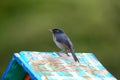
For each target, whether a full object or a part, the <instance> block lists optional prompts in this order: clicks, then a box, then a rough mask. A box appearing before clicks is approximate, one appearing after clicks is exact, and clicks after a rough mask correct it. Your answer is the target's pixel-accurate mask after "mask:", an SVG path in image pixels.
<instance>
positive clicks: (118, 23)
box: [0, 0, 120, 79]
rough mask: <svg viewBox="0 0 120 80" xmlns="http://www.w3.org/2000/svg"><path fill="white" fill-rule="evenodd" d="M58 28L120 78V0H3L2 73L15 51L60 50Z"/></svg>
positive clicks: (0, 18)
mask: <svg viewBox="0 0 120 80" xmlns="http://www.w3.org/2000/svg"><path fill="white" fill-rule="evenodd" d="M56 27H57V28H62V29H64V31H65V32H66V33H67V34H68V35H69V37H70V38H71V40H72V42H73V44H74V46H75V51H76V52H92V53H94V54H95V55H96V57H97V58H98V59H99V60H100V62H101V63H102V64H103V65H104V66H105V67H106V68H107V69H108V70H109V71H110V72H111V73H112V74H113V75H114V76H115V77H116V78H118V79H120V0H0V76H1V75H2V74H3V72H4V70H5V69H6V67H7V65H8V63H9V61H10V59H11V57H12V55H13V53H16V52H20V51H23V50H24V51H25V50H27V51H28V50H29V51H59V49H58V48H57V47H56V45H55V44H54V43H53V41H52V35H51V33H50V32H49V31H48V29H52V28H56Z"/></svg>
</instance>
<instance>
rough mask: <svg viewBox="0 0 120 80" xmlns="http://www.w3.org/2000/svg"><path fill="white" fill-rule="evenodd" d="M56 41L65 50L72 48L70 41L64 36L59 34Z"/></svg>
mask: <svg viewBox="0 0 120 80" xmlns="http://www.w3.org/2000/svg"><path fill="white" fill-rule="evenodd" d="M56 40H57V41H58V42H60V43H61V44H63V46H64V47H65V48H67V49H71V48H73V45H72V42H71V41H70V39H69V37H67V35H65V34H59V36H57V38H56Z"/></svg>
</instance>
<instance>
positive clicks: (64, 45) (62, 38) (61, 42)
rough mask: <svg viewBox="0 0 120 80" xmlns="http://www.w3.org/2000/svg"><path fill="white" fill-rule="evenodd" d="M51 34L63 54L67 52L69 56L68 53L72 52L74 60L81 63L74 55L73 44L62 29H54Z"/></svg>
mask: <svg viewBox="0 0 120 80" xmlns="http://www.w3.org/2000/svg"><path fill="white" fill-rule="evenodd" d="M51 32H52V33H53V41H54V42H55V44H56V45H57V46H58V47H59V48H60V49H61V50H62V51H63V52H66V54H67V55H68V51H69V52H71V53H72V56H73V58H74V60H75V61H78V62H79V60H78V58H77V57H76V55H75V54H74V48H73V44H72V42H71V40H70V39H69V37H68V36H67V35H66V34H65V33H64V31H63V30H61V29H52V30H51ZM68 56H69V55H68Z"/></svg>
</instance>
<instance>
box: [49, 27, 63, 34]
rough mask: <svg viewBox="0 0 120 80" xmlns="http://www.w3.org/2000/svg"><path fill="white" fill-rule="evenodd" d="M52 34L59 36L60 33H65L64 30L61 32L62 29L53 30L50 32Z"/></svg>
mask: <svg viewBox="0 0 120 80" xmlns="http://www.w3.org/2000/svg"><path fill="white" fill-rule="evenodd" d="M50 31H51V32H52V33H54V34H57V33H58V34H59V33H64V31H63V30H61V29H57V28H56V29H52V30H50Z"/></svg>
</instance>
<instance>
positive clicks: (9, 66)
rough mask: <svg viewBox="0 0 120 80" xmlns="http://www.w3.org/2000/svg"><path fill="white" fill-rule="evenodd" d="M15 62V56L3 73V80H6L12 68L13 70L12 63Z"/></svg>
mask: <svg viewBox="0 0 120 80" xmlns="http://www.w3.org/2000/svg"><path fill="white" fill-rule="evenodd" d="M14 60H15V58H14V56H12V59H11V61H10V62H9V64H8V67H7V69H6V71H5V72H4V73H3V75H2V78H1V80H4V79H5V77H6V75H7V73H8V71H9V70H10V68H11V66H12V63H13V61H14Z"/></svg>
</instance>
